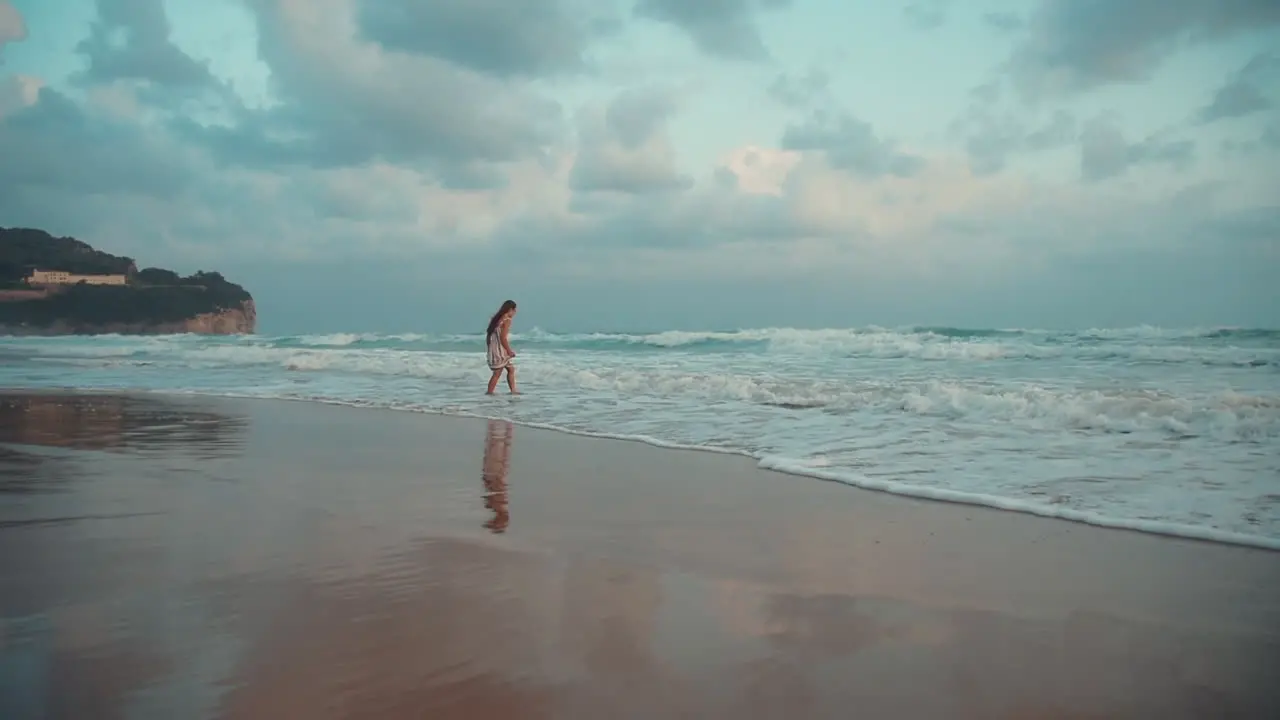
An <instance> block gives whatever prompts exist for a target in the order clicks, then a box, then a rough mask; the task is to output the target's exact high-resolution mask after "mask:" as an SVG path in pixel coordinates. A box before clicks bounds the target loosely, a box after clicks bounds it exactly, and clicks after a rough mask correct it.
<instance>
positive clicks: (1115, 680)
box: [0, 403, 1280, 720]
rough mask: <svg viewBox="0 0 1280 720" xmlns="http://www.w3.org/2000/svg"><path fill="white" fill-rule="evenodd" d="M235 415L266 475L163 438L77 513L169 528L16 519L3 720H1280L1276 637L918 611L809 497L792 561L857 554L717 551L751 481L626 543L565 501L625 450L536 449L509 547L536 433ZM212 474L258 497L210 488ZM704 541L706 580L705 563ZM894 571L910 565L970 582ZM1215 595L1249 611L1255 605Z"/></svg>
mask: <svg viewBox="0 0 1280 720" xmlns="http://www.w3.org/2000/svg"><path fill="white" fill-rule="evenodd" d="M125 407H130V406H128V405H126V406H125ZM209 407H211V406H208V407H206V410H207V411H208V412H211V413H212V412H214V411H213V410H212V409H209ZM221 407H224V408H225V407H229V408H232V409H237V408H240V409H244V411H245V415H247V416H250V417H252V418H253V423H252V430H253V434H254V439H255V440H256V442H252V443H250V442H246V443H244V444H243V445H242V448H243V455H242V456H241V457H237V458H233V459H230V460H223V461H219V462H218V463H215V462H213V461H211V460H198V459H193V458H192V456H191V455H189V454H187V455H184V454H182V450H181V448H180V447H178V446H173V445H168V444H164V443H163V442H162V443H161V444H159V445H157V446H155V447H157V448H160V449H166V448H167V449H166V450H165V451H164V452H156V453H145V452H143V453H134V452H122V453H117V454H114V455H113V456H112V460H113V462H114V463H115V464H112V463H106V464H103V463H99V462H97V461H96V460H95V461H94V462H91V463H83V465H84V467H86V468H88V469H89V470H88V471H87V472H88V476H90V477H92V478H93V479H94V482H80V483H74V484H72V485H71V486H70V487H69V491H68V492H66V493H62V494H61V495H60V496H59V497H61V498H65V501H66V503H67V505H68V507H67V508H65V509H64V511H65V513H67V514H70V513H71V511H72V510H74V511H75V512H78V513H82V514H85V515H89V514H105V513H107V512H124V511H136V510H139V509H152V510H156V511H158V512H163V513H164V515H165V517H163V518H160V519H157V518H153V517H139V518H130V519H124V520H115V521H111V522H102V523H96V524H93V523H90V524H80V525H75V526H69V525H65V524H63V525H50V524H44V525H30V524H29V525H23V526H20V527H19V526H14V527H4V526H0V718H3V719H4V720H10V719H11V718H12V719H14V720H26V718H44V717H50V718H54V717H69V718H79V717H93V718H99V717H101V718H114V717H121V718H123V717H160V718H170V717H175V718H219V719H221V718H226V719H229V720H233V719H240V718H244V719H249V720H256V719H258V718H265V719H270V720H274V719H275V718H307V720H339V719H345V718H424V717H425V718H432V719H433V720H436V719H441V720H447V719H449V718H466V719H468V720H489V719H494V720H497V719H499V718H501V719H502V720H509V719H511V718H522V719H523V718H532V719H534V720H537V719H540V718H548V719H550V718H556V719H560V718H568V719H575V718H584V719H591V720H594V719H596V718H610V719H611V720H612V719H622V718H644V719H646V720H648V719H649V718H668V717H694V718H721V717H733V718H748V719H750V718H778V717H786V718H797V719H799V718H841V719H843V718H850V717H867V718H895V719H896V718H935V717H946V718H1033V717H1034V718H1068V717H1071V718H1084V717H1099V718H1101V717H1106V718H1130V717H1133V718H1149V717H1150V718H1161V719H1162V720H1164V719H1169V720H1174V719H1177V718H1192V717H1213V718H1218V717H1272V716H1280V688H1277V686H1275V685H1274V683H1273V681H1272V679H1271V678H1270V676H1269V674H1268V672H1269V670H1270V668H1272V667H1273V666H1274V663H1273V659H1274V658H1275V657H1278V656H1280V637H1278V636H1277V634H1276V633H1275V632H1268V631H1258V630H1257V628H1256V627H1249V628H1248V629H1241V628H1240V627H1232V626H1230V625H1220V624H1217V623H1207V624H1203V625H1194V624H1187V623H1179V622H1173V621H1166V620H1149V619H1143V618H1146V617H1148V616H1147V615H1145V614H1141V613H1134V612H1102V611H1098V610H1096V609H1094V610H1090V611H1087V612H1084V611H1079V610H1075V609H1071V608H1068V609H1067V610H1055V609H1046V607H1050V608H1051V606H1046V605H1044V604H1040V605H1034V604H1033V605H1032V606H1031V607H1027V608H1022V607H1019V608H1018V611H1017V612H1014V611H1011V610H1010V611H1002V610H998V609H992V608H990V607H987V606H983V607H972V606H969V605H966V604H965V603H963V602H957V601H956V598H955V597H934V596H929V595H925V594H921V595H916V596H910V595H909V594H905V593H897V594H895V593H894V592H893V590H892V588H890V589H887V590H886V589H885V585H884V584H883V577H880V576H877V575H875V574H874V573H868V572H865V569H866V568H867V567H868V564H869V559H870V558H872V557H873V556H872V555H871V554H870V553H871V552H872V551H870V550H868V546H867V545H863V546H859V545H858V544H857V543H854V542H851V541H850V537H853V536H851V535H850V534H848V533H846V532H845V531H844V529H843V528H842V527H841V526H839V525H838V524H834V525H832V526H831V527H822V528H818V530H819V531H818V532H816V533H815V532H813V531H814V527H813V523H814V519H813V516H812V514H811V510H812V506H804V505H799V506H797V505H788V504H786V502H790V501H778V502H777V503H776V507H775V506H774V505H770V506H769V507H768V508H767V512H763V513H761V514H760V515H758V516H755V517H754V518H753V519H752V520H753V528H755V532H758V533H759V534H760V535H761V536H762V537H763V540H762V542H764V543H767V544H768V545H770V546H774V545H785V544H788V543H793V544H796V543H799V542H800V540H798V538H808V539H809V540H810V541H812V542H815V543H819V544H820V545H821V546H822V547H831V546H835V547H837V548H839V549H840V551H839V552H836V553H831V554H819V555H810V554H807V553H805V552H800V551H799V550H803V549H804V546H803V545H799V544H797V545H796V549H797V551H796V552H791V553H788V552H778V553H762V552H758V551H757V550H756V549H753V548H748V549H746V550H743V549H742V548H741V547H733V546H732V544H731V543H726V544H717V542H716V539H717V538H723V537H724V534H725V531H724V529H723V528H724V523H726V522H729V521H732V522H733V523H735V524H738V525H740V524H742V518H741V514H742V513H741V508H738V509H735V510H733V511H726V510H725V508H726V507H733V506H731V505H726V504H725V503H726V502H727V500H728V499H733V497H734V494H735V493H740V492H741V491H740V490H738V489H737V488H739V487H740V486H739V485H738V484H735V483H737V482H738V480H740V479H741V477H740V475H733V474H732V473H729V474H727V475H726V476H725V477H721V478H719V479H717V478H716V477H708V478H702V479H701V480H702V481H705V482H706V483H707V485H708V486H711V487H712V489H714V490H716V492H705V493H697V494H692V495H687V496H684V498H685V499H684V500H683V502H685V503H688V504H695V503H698V502H702V503H705V504H703V505H700V506H697V507H696V508H694V510H696V511H697V512H694V513H692V514H691V517H692V518H693V519H691V520H689V521H688V522H687V523H686V524H683V525H673V527H674V531H673V529H672V527H667V528H663V527H654V526H653V522H652V518H654V517H662V518H667V517H671V516H673V515H675V514H676V510H675V508H674V506H673V504H672V503H671V498H672V496H671V495H670V494H669V493H670V490H669V489H668V490H667V491H666V492H667V493H668V494H666V495H662V492H663V490H662V486H645V487H644V493H643V494H637V495H635V496H633V497H634V498H643V497H646V496H653V498H654V499H652V500H651V501H650V502H651V503H652V505H651V506H650V507H648V508H641V509H639V510H636V509H634V508H630V507H622V508H616V504H614V505H608V507H609V508H610V509H616V510H618V512H616V514H614V515H612V516H611V517H609V518H607V521H606V522H600V517H599V516H600V515H601V511H600V509H599V508H600V507H601V506H595V508H594V509H592V506H591V505H590V504H588V503H585V502H583V501H582V500H581V497H582V490H581V488H582V487H585V486H586V481H584V483H583V484H581V485H573V486H570V487H571V489H572V490H573V492H560V493H559V494H558V495H557V496H556V499H555V500H552V501H548V500H547V499H546V498H547V497H548V495H551V494H552V493H553V491H554V490H555V488H556V487H557V486H558V487H560V488H561V490H564V484H565V483H567V482H569V481H570V480H571V479H572V478H568V476H567V474H564V473H559V472H557V471H558V470H560V469H562V468H563V467H564V466H565V463H564V460H563V457H562V456H561V455H557V454H556V453H557V452H561V451H562V449H563V448H565V447H569V448H571V449H574V452H580V453H583V454H585V455H587V456H588V460H589V461H590V464H589V465H588V466H589V467H597V466H604V467H617V466H616V465H611V464H609V462H607V461H608V460H611V459H615V458H616V456H615V457H610V456H605V455H595V456H592V455H590V454H591V453H594V452H597V450H596V449H595V448H597V447H599V446H598V445H597V444H593V443H594V441H591V440H579V439H564V438H560V437H559V436H557V437H556V442H558V443H563V444H551V443H552V442H553V441H552V440H548V439H547V437H546V436H545V435H539V434H538V433H537V432H535V431H529V434H528V435H524V434H522V440H521V447H522V449H521V453H520V455H519V457H518V459H517V463H519V465H520V466H519V467H518V468H516V469H515V472H517V473H519V478H520V480H519V483H520V485H519V487H520V488H522V489H523V488H525V487H526V483H528V484H529V485H532V486H534V487H533V490H532V491H531V492H530V493H529V494H528V495H527V496H525V495H522V496H521V508H520V512H521V522H520V523H516V524H515V525H513V526H508V523H507V515H506V495H505V494H506V490H507V478H508V473H509V472H510V471H511V467H510V465H511V456H510V449H511V444H512V443H511V441H512V436H513V430H514V426H512V425H511V424H509V423H504V422H502V421H493V422H488V423H485V422H483V421H471V420H453V419H447V420H446V419H439V420H438V421H437V420H434V419H420V418H414V417H412V416H409V415H407V414H394V413H393V414H387V413H381V414H380V413H376V412H361V411H354V410H347V409H341V408H331V409H322V410H316V409H315V408H308V407H302V406H294V405H288V404H280V403H275V404H272V403H260V404H252V403H242V404H235V403H230V404H224V405H222V406H221ZM197 410H198V408H194V407H187V408H185V409H182V410H181V411H175V412H179V414H180V415H181V414H183V413H186V414H190V413H193V412H196V411H197ZM218 412H222V410H219V411H218ZM125 414H127V411H126V412H125ZM233 414H234V413H233ZM130 423H132V424H133V426H136V425H137V423H136V422H135V421H122V423H121V424H122V425H123V426H125V427H130V426H131V425H130ZM234 426H236V424H235V423H230V424H228V425H227V427H234ZM243 427H245V428H249V427H250V425H249V424H248V423H244V424H243ZM482 427H483V431H484V433H485V448H484V461H483V467H484V469H483V481H484V482H483V487H484V491H485V492H486V493H487V496H486V499H485V506H486V508H487V509H488V510H490V511H492V512H493V516H492V517H491V518H489V519H488V520H487V522H486V523H485V527H486V528H488V529H490V530H492V531H495V532H497V531H499V530H506V532H505V533H504V534H503V535H502V536H501V537H494V536H491V535H490V534H489V533H486V532H483V531H481V530H478V529H477V528H476V523H475V517H474V513H475V512H476V506H475V492H476V487H475V485H474V482H475V475H474V467H475V457H474V449H475V448H474V444H472V443H474V442H475V440H476V438H477V436H478V434H479V433H480V432H481V429H482ZM455 430H456V434H455V433H454V431H455ZM523 432H524V431H522V433H523ZM125 434H126V435H127V434H128V433H125ZM424 438H428V439H426V440H424ZM339 439H341V440H342V441H344V442H339ZM433 442H434V443H435V444H434V445H432V444H431V443H433ZM415 443H416V444H415ZM221 447H224V448H225V447H227V446H226V445H225V444H224V445H221ZM468 448H470V449H468ZM548 448H550V450H548ZM540 451H541V453H542V454H541V455H539V452H540ZM646 452H647V451H646ZM657 452H658V451H654V453H657ZM83 454H86V455H97V454H96V453H83ZM642 457H652V458H655V459H656V458H657V457H658V455H656V454H652V453H649V454H646V455H642ZM663 457H667V456H663ZM432 458H434V459H433V460H429V459H432ZM707 462H708V463H709V462H710V461H707ZM219 463H220V464H219ZM344 463H345V464H344ZM451 463H452V464H451ZM210 464H213V465H215V466H218V472H219V473H221V474H223V475H225V476H227V477H228V478H231V479H232V482H226V483H206V482H186V483H184V482H181V478H184V477H189V475H185V474H183V473H184V471H190V470H192V469H193V468H204V467H207V466H209V465H210ZM19 466H21V464H20V463H18V464H17V465H15V467H19ZM424 466H425V467H427V468H428V472H426V473H425V476H424V473H423V468H424ZM668 467H670V466H668ZM684 467H687V466H684ZM397 468H399V469H401V470H402V472H403V475H402V476H401V475H397V474H396V473H397ZM646 472H648V471H647V470H646ZM356 473H360V474H358V475H357V474H356ZM424 478H425V479H424ZM567 478H568V479H567ZM695 481H696V480H695V479H694V476H693V475H692V474H680V475H679V477H678V479H677V482H679V483H684V482H689V483H692V482H695ZM589 482H590V483H591V484H592V485H594V484H598V483H603V482H605V480H604V479H601V478H600V477H597V476H592V477H591V478H590V480H589ZM539 483H540V484H539ZM713 483H714V485H713ZM557 484H559V485H557ZM138 487H141V488H142V489H143V491H142V492H140V491H138V490H137V489H136V488H138ZM112 488H126V489H127V491H118V492H113V491H112V490H111V489H112ZM796 492H805V490H804V489H800V490H797V491H796ZM739 497H740V496H739ZM823 497H835V496H823ZM122 498H123V501H122ZM157 498H158V500H157ZM526 498H527V502H526ZM613 498H614V495H613V494H608V495H607V496H606V500H612V499H613ZM20 499H21V500H24V501H26V500H29V499H30V498H28V497H24V498H20ZM36 499H37V500H47V499H48V498H45V497H43V496H41V497H38V498H36ZM53 499H54V500H57V499H59V498H58V497H55V498H53ZM491 499H493V502H492V504H491V503H490V500H491ZM748 499H750V500H755V499H756V498H755V497H754V496H752V497H750V498H748ZM144 501H156V502H155V504H154V505H150V506H147V505H145V504H144ZM575 501H577V504H575ZM0 502H3V498H0ZM640 502H642V501H641V500H634V499H633V500H632V501H631V504H639V503H640ZM835 502H838V500H837V501H835ZM415 503H419V504H415ZM836 511H838V512H845V511H846V508H845V506H837V507H836ZM628 512H629V513H631V514H628ZM717 515H718V517H712V516H717ZM762 518H764V519H762ZM628 520H631V521H633V522H632V523H631V526H632V527H631V528H630V529H627V530H624V529H621V528H619V527H617V526H620V525H623V524H625V523H626V522H627V521H628ZM540 524H541V525H542V526H555V527H556V528H557V529H560V528H564V527H569V528H572V527H575V526H576V527H582V526H587V525H590V527H591V528H592V532H590V533H588V534H585V535H580V536H577V537H580V538H588V540H585V541H584V540H578V541H575V540H572V539H569V540H564V541H563V544H559V545H557V544H554V543H551V542H539V541H538V540H537V539H536V537H537V536H536V530H537V529H538V526H539V525H540ZM600 526H605V527H606V530H607V532H605V533H604V534H597V533H596V528H598V527H600ZM792 531H794V534H793V533H792ZM544 537H550V535H546V536H544ZM555 537H570V538H571V537H572V536H569V535H555ZM669 537H674V538H677V539H678V540H680V541H681V542H679V543H676V547H675V550H672V551H668V550H666V549H662V548H664V545H663V540H665V539H667V538H669ZM682 548H683V550H684V554H683V555H681V553H680V552H679V551H680V550H681V549H682ZM695 549H697V550H698V551H699V552H701V553H702V554H701V555H700V556H699V557H700V559H699V563H698V565H697V567H698V568H699V569H698V570H695V571H691V570H690V569H689V568H690V567H692V566H691V565H688V564H684V565H682V564H681V559H682V558H685V559H687V558H688V557H689V556H690V555H691V554H692V553H693V551H694V550H695ZM943 557H944V558H945V559H950V560H951V561H952V563H953V564H954V555H946V556H943ZM893 560H894V567H893V569H892V572H905V573H915V572H919V573H931V572H947V571H948V568H950V567H951V566H950V565H946V564H943V563H941V562H940V561H939V558H938V557H931V556H928V555H926V554H923V553H921V554H918V555H910V554H904V555H895V556H894V558H893ZM753 566H757V567H756V569H760V570H761V571H760V572H755V571H748V570H751V569H752V568H753ZM900 567H901V568H902V569H901V570H899V568H900ZM982 567H986V566H982ZM859 568H861V569H862V570H863V571H864V572H859ZM783 570H785V572H782V571H783ZM1263 579H1264V580H1265V579H1266V578H1265V577H1264V578H1263ZM1104 580H1105V579H1104ZM815 581H820V582H817V583H815ZM1099 582H1103V581H1099ZM877 583H879V585H877ZM817 585H820V586H821V589H816V586H817ZM1103 590H1105V587H1104V588H1103ZM1099 592H1102V590H1099ZM1213 592H1218V593H1220V594H1221V595H1222V596H1224V597H1226V596H1231V598H1232V599H1228V600H1226V601H1224V602H1225V605H1226V607H1227V608H1228V610H1230V609H1236V610H1239V609H1240V607H1241V606H1242V601H1237V600H1235V599H1234V597H1236V596H1232V593H1235V592H1237V589H1233V588H1231V587H1228V586H1227V585H1222V586H1219V587H1217V588H1216V589H1214V590H1213ZM1188 602H1191V601H1188ZM1259 603H1262V601H1259ZM1210 605H1212V603H1210ZM1024 610H1025V612H1024ZM1216 612H1218V609H1215V608H1213V607H1208V608H1206V613H1205V614H1213V613H1216ZM1156 617H1159V616H1158V615H1156ZM1267 708H1271V709H1270V710H1268V709H1267Z"/></svg>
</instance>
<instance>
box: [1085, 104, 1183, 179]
mask: <svg viewBox="0 0 1280 720" xmlns="http://www.w3.org/2000/svg"><path fill="white" fill-rule="evenodd" d="M1194 153H1195V143H1194V142H1192V141H1189V140H1182V141H1164V140H1160V139H1158V138H1156V137H1148V138H1146V139H1145V140H1142V141H1140V142H1136V143H1130V142H1128V141H1127V140H1125V137H1124V133H1122V132H1121V131H1120V129H1119V128H1117V127H1116V126H1115V124H1114V123H1112V122H1110V121H1108V120H1105V119H1099V120H1094V121H1092V122H1090V123H1089V124H1088V125H1087V126H1085V129H1084V132H1082V133H1081V135H1080V174H1081V177H1082V178H1083V179H1084V180H1086V181H1088V182H1095V181H1099V180H1105V179H1107V178H1112V177H1117V176H1120V175H1123V174H1124V173H1126V172H1128V170H1129V168H1131V167H1134V166H1138V165H1150V164H1157V163H1164V164H1168V165H1172V166H1173V167H1175V168H1183V167H1186V166H1187V165H1188V164H1190V162H1191V160H1192V159H1193V156H1194Z"/></svg>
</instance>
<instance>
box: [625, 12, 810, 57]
mask: <svg viewBox="0 0 1280 720" xmlns="http://www.w3.org/2000/svg"><path fill="white" fill-rule="evenodd" d="M790 5H791V0H703V1H702V2H693V0H639V2H637V3H636V6H635V11H634V12H635V15H636V16H637V17H642V18H647V19H649V20H656V21H658V22H665V23H668V24H670V25H674V26H676V27H678V28H680V29H681V30H683V31H684V32H686V33H688V35H689V37H690V38H692V40H693V42H694V44H695V45H697V46H698V48H699V49H700V50H702V51H703V52H704V53H706V54H708V55H714V56H717V57H722V58H727V59H730V60H764V59H767V58H768V57H769V51H768V49H767V48H765V45H764V41H763V40H762V39H761V38H760V29H759V28H758V27H756V18H755V15H756V13H757V12H759V11H761V10H770V9H780V8H784V7H788V6H790Z"/></svg>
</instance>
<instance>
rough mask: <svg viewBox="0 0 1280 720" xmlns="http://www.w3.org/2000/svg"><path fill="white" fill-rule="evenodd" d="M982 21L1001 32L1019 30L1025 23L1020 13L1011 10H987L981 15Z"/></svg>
mask: <svg viewBox="0 0 1280 720" xmlns="http://www.w3.org/2000/svg"><path fill="white" fill-rule="evenodd" d="M982 21H983V22H984V23H986V24H987V25H988V26H989V27H991V28H993V29H995V30H999V31H1001V32H1013V31H1015V30H1020V29H1022V26H1023V25H1024V24H1025V23H1024V22H1023V20H1022V16H1021V15H1019V14H1017V13H1011V12H989V13H987V14H985V15H983V16H982Z"/></svg>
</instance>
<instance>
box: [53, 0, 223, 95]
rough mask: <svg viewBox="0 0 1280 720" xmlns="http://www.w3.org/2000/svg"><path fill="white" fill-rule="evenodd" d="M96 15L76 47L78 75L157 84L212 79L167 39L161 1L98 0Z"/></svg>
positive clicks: (187, 84)
mask: <svg viewBox="0 0 1280 720" xmlns="http://www.w3.org/2000/svg"><path fill="white" fill-rule="evenodd" d="M97 9H98V18H97V20H95V21H94V22H93V24H92V25H91V27H90V32H89V37H87V38H85V39H84V40H82V41H81V42H80V43H79V44H78V45H77V46H76V51H77V52H78V53H80V54H81V55H83V56H84V57H85V59H86V60H87V61H88V67H87V68H86V69H85V70H84V71H83V72H82V73H80V74H79V76H78V78H77V79H78V80H79V81H81V82H83V83H86V84H104V83H110V82H113V81H116V80H145V81H150V82H152V83H155V84H156V85H159V86H162V87H174V88H178V87H182V88H202V87H210V86H212V85H214V84H215V82H214V79H213V76H212V75H211V74H210V73H209V69H208V68H207V67H206V66H205V65H203V64H201V63H198V62H196V61H195V60H193V59H192V58H191V57H190V56H188V55H187V54H185V53H183V52H182V51H181V50H179V49H178V48H177V46H175V45H174V44H173V42H172V41H171V40H170V33H171V30H170V27H169V19H168V17H167V16H166V15H165V9H164V4H163V0H97Z"/></svg>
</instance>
